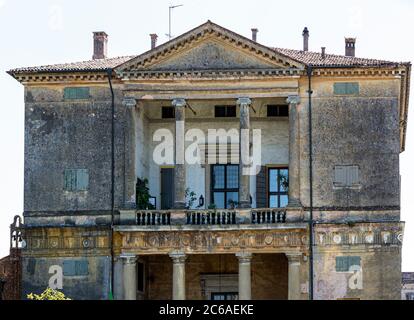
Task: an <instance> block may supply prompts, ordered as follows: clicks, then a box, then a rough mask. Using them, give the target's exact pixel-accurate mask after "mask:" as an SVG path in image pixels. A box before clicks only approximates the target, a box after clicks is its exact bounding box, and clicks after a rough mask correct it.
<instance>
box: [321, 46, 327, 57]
mask: <svg viewBox="0 0 414 320" xmlns="http://www.w3.org/2000/svg"><path fill="white" fill-rule="evenodd" d="M321 49H322V59H325V58H326V47H322V48H321Z"/></svg>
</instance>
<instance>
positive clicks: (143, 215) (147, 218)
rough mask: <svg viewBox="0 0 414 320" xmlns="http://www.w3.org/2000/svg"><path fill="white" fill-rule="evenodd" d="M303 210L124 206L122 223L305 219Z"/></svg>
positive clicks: (206, 222)
mask: <svg viewBox="0 0 414 320" xmlns="http://www.w3.org/2000/svg"><path fill="white" fill-rule="evenodd" d="M303 221H304V217H303V213H302V211H300V210H295V209H294V208H257V209H256V208H255V209H249V208H246V209H244V208H236V209H203V210H195V209H194V210H193V209H191V210H177V209H172V210H125V211H120V219H119V224H120V225H137V226H148V227H150V226H168V225H194V226H196V225H200V226H201V225H210V226H212V225H216V226H220V225H240V224H279V223H287V222H303Z"/></svg>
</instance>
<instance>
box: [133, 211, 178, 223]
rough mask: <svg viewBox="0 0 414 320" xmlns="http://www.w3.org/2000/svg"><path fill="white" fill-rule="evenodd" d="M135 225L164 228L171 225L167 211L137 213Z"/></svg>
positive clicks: (169, 214)
mask: <svg viewBox="0 0 414 320" xmlns="http://www.w3.org/2000/svg"><path fill="white" fill-rule="evenodd" d="M136 224H137V225H139V226H166V225H170V224H171V213H170V212H169V211H152V210H151V211H149V210H148V211H147V210H146V211H138V212H137V213H136Z"/></svg>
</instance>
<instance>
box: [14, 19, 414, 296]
mask: <svg viewBox="0 0 414 320" xmlns="http://www.w3.org/2000/svg"><path fill="white" fill-rule="evenodd" d="M252 31H253V37H252V39H249V38H246V37H243V36H241V35H239V34H236V33H234V32H232V31H230V30H227V29H225V28H223V27H221V26H219V25H217V24H214V23H212V22H210V21H208V22H206V23H204V24H202V25H200V26H199V27H197V28H195V29H193V30H190V31H189V32H187V33H184V34H182V35H181V36H179V37H176V38H174V39H172V40H170V41H169V42H166V43H164V44H161V45H158V46H157V44H156V35H151V49H150V50H149V51H147V52H145V53H143V54H140V55H136V56H127V57H117V58H108V57H107V54H106V52H107V40H108V36H107V35H106V33H104V32H96V33H94V55H93V60H90V61H85V62H79V63H68V64H59V65H49V66H41V67H30V68H19V69H14V70H10V71H9V74H10V75H11V76H13V77H14V78H15V79H16V80H17V81H19V82H20V83H21V84H23V85H24V87H25V175H24V176H25V182H24V186H25V190H24V228H23V231H22V234H23V239H24V242H23V243H24V245H23V248H22V252H21V256H22V297H23V298H25V297H26V294H28V293H30V292H36V293H38V292H41V291H43V290H44V289H45V288H46V287H47V286H48V285H51V286H55V287H56V288H61V290H62V291H63V292H64V293H65V294H66V295H67V296H68V297H71V298H73V299H108V298H110V295H111V294H113V295H114V298H115V299H131V300H135V299H178V300H179V299H207V300H209V299H310V298H313V299H400V298H401V246H402V240H403V229H404V223H403V222H401V221H400V173H399V154H400V153H401V152H403V151H404V145H405V136H406V126H407V114H408V98H409V84H410V70H411V65H410V63H395V62H389V61H383V60H373V59H362V58H356V57H355V39H351V38H347V39H346V54H345V55H344V56H340V55H332V54H328V53H326V52H325V50H324V49H323V50H322V52H320V53H316V52H310V51H308V38H309V32H308V30H307V29H305V30H304V32H303V41H304V47H303V48H302V49H303V50H290V49H280V48H273V47H267V46H264V45H261V44H259V43H258V42H257V29H252ZM191 129H192V130H191ZM220 129H221V130H220ZM209 130H219V131H216V132H217V134H216V137H215V138H218V139H214V141H213V140H211V139H210V136H209V135H207V133H208V132H209ZM242 130H244V132H248V133H249V135H251V136H252V140H253V142H250V143H248V144H246V145H245V142H243V139H242V134H239V132H242ZM190 131H191V132H192V133H195V134H194V135H193V136H190V137H189V135H188V133H189V132H190ZM253 132H259V137H260V140H259V142H257V141H256V140H254V134H253ZM197 135H199V136H203V135H204V136H208V138H207V139H205V140H197V139H196V136H197ZM223 137H224V139H223ZM194 141H195V142H194ZM200 141H201V142H200ZM217 141H218V143H217V144H214V143H215V142H217ZM249 141H250V140H249ZM243 146H244V147H246V146H247V149H248V151H249V152H250V153H251V154H254V152H255V150H256V149H255V148H256V147H257V146H260V147H261V148H260V150H259V153H260V157H259V158H260V162H259V163H258V164H256V168H257V169H258V170H256V171H257V174H253V175H247V174H245V171H244V170H243V169H245V168H247V167H248V166H247V165H246V164H245V163H243V162H242V161H241V159H242V158H243V156H242V157H241V158H240V154H241V152H240V150H243ZM161 147H165V148H164V152H161V153H160V155H161V158H162V157H164V158H163V162H159V161H157V160H156V159H155V156H154V155H155V154H157V152H158V151H159V150H160V148H161ZM191 148H192V149H191ZM220 148H222V149H221V150H225V152H224V154H225V155H227V156H229V157H230V158H232V159H236V162H233V161H232V162H230V161H228V158H229V157H227V160H224V161H221V160H223V159H221V160H220V159H219V160H220V161H216V162H212V161H210V160H211V159H214V160H217V152H216V151H217V149H220ZM188 150H190V151H191V150H193V151H194V152H189V151H188ZM174 152H175V156H174V157H170V156H169V154H174ZM186 153H189V155H193V156H195V157H196V159H198V161H196V162H194V163H189V162H188V161H184V163H181V162H179V161H177V159H178V158H180V157H184V154H186ZM171 159H172V160H171ZM239 160H240V161H239ZM146 187H147V188H148V192H146V191H145V190H146ZM186 191H187V192H186ZM189 191H191V192H193V193H192V194H191V195H190V194H189ZM148 195H149V196H150V197H149V198H148ZM191 197H192V199H191ZM142 199H144V200H142ZM143 201H144V206H142V203H143ZM311 235H312V236H311ZM310 275H311V276H310ZM60 278H61V279H60Z"/></svg>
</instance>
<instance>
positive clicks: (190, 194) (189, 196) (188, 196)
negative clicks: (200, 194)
mask: <svg viewBox="0 0 414 320" xmlns="http://www.w3.org/2000/svg"><path fill="white" fill-rule="evenodd" d="M196 200H197V194H196V193H195V192H194V191H191V190H190V188H187V189H185V208H186V209H187V210H188V209H190V208H192V207H193V205H194V202H195V201H196Z"/></svg>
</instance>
